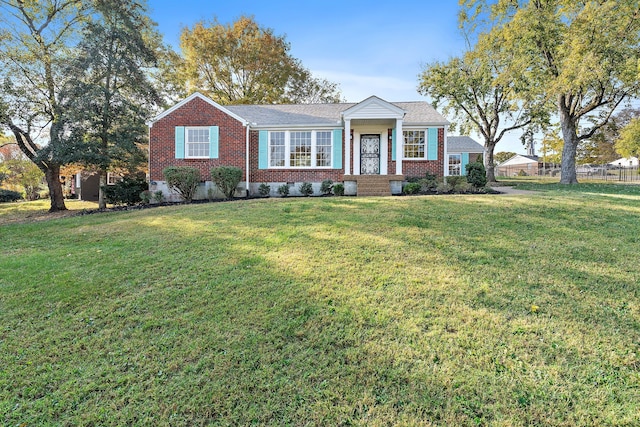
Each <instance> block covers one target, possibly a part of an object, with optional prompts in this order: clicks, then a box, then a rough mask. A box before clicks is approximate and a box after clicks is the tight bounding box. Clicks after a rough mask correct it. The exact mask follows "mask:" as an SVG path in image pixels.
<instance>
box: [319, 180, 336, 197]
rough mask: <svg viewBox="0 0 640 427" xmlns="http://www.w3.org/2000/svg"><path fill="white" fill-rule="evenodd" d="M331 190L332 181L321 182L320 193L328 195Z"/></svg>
mask: <svg viewBox="0 0 640 427" xmlns="http://www.w3.org/2000/svg"><path fill="white" fill-rule="evenodd" d="M332 189H333V181H331V180H330V179H325V180H324V181H322V184H320V192H321V193H322V194H325V195H329V194H331V190H332Z"/></svg>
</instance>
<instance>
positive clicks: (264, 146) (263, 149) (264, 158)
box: [258, 130, 269, 169]
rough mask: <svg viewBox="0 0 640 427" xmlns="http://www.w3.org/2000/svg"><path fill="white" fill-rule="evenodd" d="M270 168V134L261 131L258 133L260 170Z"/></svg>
mask: <svg viewBox="0 0 640 427" xmlns="http://www.w3.org/2000/svg"><path fill="white" fill-rule="evenodd" d="M268 167H269V132H268V131H266V130H261V131H260V132H259V133H258V169H267V168H268Z"/></svg>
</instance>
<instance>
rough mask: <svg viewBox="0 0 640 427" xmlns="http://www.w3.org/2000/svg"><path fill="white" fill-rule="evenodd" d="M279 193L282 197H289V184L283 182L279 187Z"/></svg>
mask: <svg viewBox="0 0 640 427" xmlns="http://www.w3.org/2000/svg"><path fill="white" fill-rule="evenodd" d="M278 194H279V195H281V196H282V197H287V196H288V195H289V184H282V185H281V186H280V187H278Z"/></svg>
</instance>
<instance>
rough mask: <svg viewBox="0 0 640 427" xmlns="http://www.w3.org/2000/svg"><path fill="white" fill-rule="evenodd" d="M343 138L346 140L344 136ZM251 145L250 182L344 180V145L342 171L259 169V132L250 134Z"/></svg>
mask: <svg viewBox="0 0 640 427" xmlns="http://www.w3.org/2000/svg"><path fill="white" fill-rule="evenodd" d="M343 134H344V132H343ZM342 138H343V139H344V135H343V136H342ZM250 144H251V145H250V148H249V153H250V158H249V167H250V173H249V181H250V182H256V183H262V182H322V181H324V180H325V179H330V180H332V181H334V182H338V181H342V179H343V176H344V143H343V144H342V151H343V153H342V166H343V168H342V169H304V168H302V169H258V131H254V130H252V131H251V132H250Z"/></svg>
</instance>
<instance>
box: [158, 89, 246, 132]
mask: <svg viewBox="0 0 640 427" xmlns="http://www.w3.org/2000/svg"><path fill="white" fill-rule="evenodd" d="M196 99H197V100H200V101H204V102H205V103H206V104H208V105H209V106H211V107H213V108H215V109H217V110H219V111H220V112H222V113H224V114H226V115H228V116H229V117H231V118H233V119H235V120H237V121H239V122H240V123H242V125H243V126H246V125H247V124H248V122H247V120H245V119H244V118H242V117H240V116H239V115H237V114H236V113H234V112H232V111H230V110H229V109H227V108H225V107H223V106H222V105H220V104H218V103H217V102H215V101H213V100H212V99H210V98H208V97H206V96H204V95H203V94H201V93H200V92H195V93H193V94H191V95H190V96H188V97H187V98H185V99H183V100H182V101H180V102H178V103H177V104H176V105H174V106H173V107H171V108H169V109H167V110H165V111H163V112H162V113H160V114H159V115H157V116H156V117H154V118H153V119H151V120H150V121H149V122H148V123H147V125H148V126H149V127H153V124H154V123H156V122H157V121H159V120H162V119H163V118H165V117H167V116H169V115H171V114H172V113H174V112H176V111H179V110H180V109H182V108H185V107H188V106H189V104H191V103H193V102H196V101H195V100H196Z"/></svg>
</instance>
